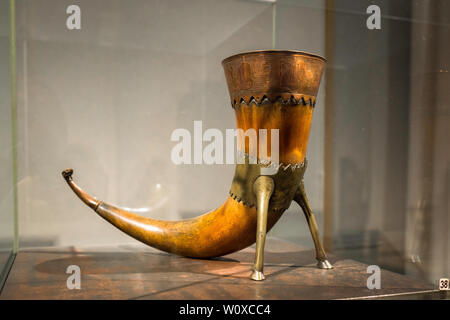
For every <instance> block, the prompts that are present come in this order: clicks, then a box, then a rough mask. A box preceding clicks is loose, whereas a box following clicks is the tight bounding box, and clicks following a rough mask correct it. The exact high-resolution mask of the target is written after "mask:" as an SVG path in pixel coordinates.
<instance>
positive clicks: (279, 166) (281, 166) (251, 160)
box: [237, 150, 308, 171]
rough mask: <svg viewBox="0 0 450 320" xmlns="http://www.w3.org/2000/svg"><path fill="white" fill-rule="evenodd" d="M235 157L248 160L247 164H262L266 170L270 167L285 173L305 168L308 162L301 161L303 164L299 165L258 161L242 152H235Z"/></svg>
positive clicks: (256, 158)
mask: <svg viewBox="0 0 450 320" xmlns="http://www.w3.org/2000/svg"><path fill="white" fill-rule="evenodd" d="M237 156H238V158H239V157H241V158H244V159H248V160H249V163H250V164H251V163H253V164H262V165H265V166H268V167H266V168H270V167H274V168H276V169H277V170H279V169H283V171H286V170H287V169H291V171H295V170H297V169H299V168H303V167H306V166H307V165H308V160H306V158H305V160H303V162H300V163H282V162H272V161H271V160H264V159H258V157H256V156H253V155H250V154H248V153H246V152H242V151H240V150H238V151H237Z"/></svg>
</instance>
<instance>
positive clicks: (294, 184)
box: [62, 51, 325, 258]
mask: <svg viewBox="0 0 450 320" xmlns="http://www.w3.org/2000/svg"><path fill="white" fill-rule="evenodd" d="M222 64H223V67H224V70H225V76H226V79H227V84H228V87H229V91H230V97H231V103H232V107H233V109H234V110H235V115H236V122H237V128H239V129H243V130H244V131H245V130H247V129H255V131H256V133H257V137H258V139H257V141H258V142H259V150H261V148H262V149H265V150H267V154H266V156H263V157H257V158H258V163H256V164H250V163H249V162H250V161H249V153H250V154H252V152H251V151H252V150H251V148H250V145H249V142H248V139H244V140H240V141H239V142H238V151H240V152H241V153H243V154H245V155H246V161H245V163H243V164H238V165H237V166H236V172H235V177H234V179H233V183H232V186H231V190H230V196H229V197H228V198H227V199H226V200H225V202H224V203H223V204H222V206H220V207H219V208H217V209H216V210H213V211H211V212H208V213H205V214H203V215H201V216H199V217H196V218H193V219H187V220H182V221H161V220H155V219H150V218H145V217H141V216H138V215H136V214H133V213H131V212H127V211H125V210H122V209H120V208H117V207H114V206H112V205H109V204H106V203H104V202H102V201H98V200H96V199H95V198H93V197H91V196H89V195H88V194H87V193H85V192H84V191H83V190H82V189H81V188H80V187H78V186H77V185H76V184H75V182H74V181H73V179H72V173H73V170H72V169H67V170H65V171H63V173H62V174H63V176H64V178H65V179H66V182H67V183H68V184H69V186H70V187H71V188H72V190H73V191H74V192H75V193H76V194H77V196H78V197H79V198H80V199H81V200H82V201H83V202H84V203H86V204H87V205H88V206H89V207H91V208H92V209H93V210H94V211H96V212H97V213H98V214H99V215H100V216H101V217H103V218H104V219H106V220H107V221H108V222H110V223H111V224H113V225H114V226H116V227H117V228H119V229H120V230H122V231H123V232H125V233H127V234H128V235H130V236H132V237H133V238H135V239H137V240H139V241H141V242H143V243H146V244H148V245H150V246H152V247H155V248H157V249H160V250H163V251H166V252H171V253H175V254H178V255H183V256H188V257H196V258H207V257H216V256H221V255H225V254H228V253H231V252H234V251H237V250H240V249H243V248H245V247H247V246H249V245H251V244H253V243H255V239H256V225H257V210H256V197H255V194H254V193H253V183H254V181H255V180H256V179H257V178H258V177H259V176H260V175H261V174H262V172H261V168H263V167H267V162H264V163H265V164H261V160H264V161H269V162H270V160H271V159H272V156H273V155H272V154H271V150H272V149H271V145H272V143H273V142H272V141H271V139H269V138H267V139H266V140H264V139H261V141H260V139H259V137H260V131H259V129H267V131H270V130H271V129H278V130H279V131H278V132H279V150H278V151H279V152H278V153H279V155H278V158H279V161H280V166H279V167H278V170H277V173H276V174H274V175H272V176H271V178H272V179H273V181H274V186H275V187H274V191H273V194H272V196H271V199H270V202H269V207H268V216H267V230H270V228H272V226H273V225H274V224H275V223H276V222H277V221H278V219H279V218H280V217H281V215H282V214H283V212H284V211H285V210H286V209H287V208H288V207H289V205H290V203H291V202H292V200H293V199H294V196H295V194H296V191H297V189H298V186H299V185H300V182H301V180H302V178H303V174H304V171H305V169H306V160H305V154H306V148H307V143H308V137H309V131H310V126H311V120H312V113H313V107H314V105H315V97H316V95H317V91H318V88H319V84H320V79H321V75H322V71H323V67H324V64H325V61H324V59H323V58H320V57H318V56H315V55H311V54H307V53H303V52H296V51H258V52H249V53H245V54H238V55H235V56H232V57H229V58H227V59H225V60H224V61H223V62H222ZM268 135H269V136H270V134H268ZM260 152H261V151H260ZM259 155H261V153H260V154H259Z"/></svg>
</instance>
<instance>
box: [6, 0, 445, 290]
mask: <svg viewBox="0 0 450 320" xmlns="http://www.w3.org/2000/svg"><path fill="white" fill-rule="evenodd" d="M0 6H1V9H0V71H1V72H0V133H1V134H0V142H1V146H2V148H1V151H0V163H1V164H0V250H1V251H0V268H2V276H3V278H4V279H5V281H6V284H5V286H4V289H3V291H2V293H1V295H0V298H4V299H20V298H42V299H59V298H63V299H67V298H71V297H75V298H79V297H83V298H90V297H100V298H111V297H112V298H130V297H135V296H143V297H146V291H145V290H147V289H148V288H147V287H145V286H144V285H142V286H144V287H142V288H141V287H139V290H137V291H136V292H131V293H130V292H129V291H126V292H127V294H125V293H124V294H122V295H121V292H123V291H121V290H119V289H117V288H116V289H117V290H116V291H114V292H115V293H114V294H110V293H109V291H107V292H103V293H102V294H97V293H96V294H95V295H93V296H89V294H88V293H86V292H88V290H87V289H85V291H84V292H83V294H84V295H83V296H71V295H72V294H74V293H73V292H75V291H76V290H75V291H73V290H72V291H71V290H70V288H66V287H65V283H66V282H65V281H66V279H67V277H68V276H69V274H70V272H67V274H66V271H67V268H68V267H69V266H71V265H77V266H78V265H79V266H80V268H81V270H83V268H84V269H86V268H88V265H89V263H88V262H89V261H91V260H89V259H87V260H89V261H87V260H83V258H82V259H79V260H76V263H75V262H73V261H72V260H70V257H73V255H75V254H76V253H77V252H87V253H84V254H86V256H88V257H90V255H91V254H93V252H94V253H95V252H101V257H103V258H102V259H103V260H102V259H100V258H99V259H97V260H96V261H97V262H98V263H100V264H101V261H105V264H104V265H96V266H97V267H98V268H100V269H101V270H103V271H93V272H92V273H89V272H88V275H87V276H86V278H82V279H85V280H83V281H86V283H87V284H86V286H84V287H83V288H86V287H89V283H90V282H89V281H94V280H95V279H94V276H93V275H96V276H98V275H99V274H105V275H106V277H107V280H105V279H103V281H104V283H105V286H108V284H109V282H108V281H109V280H111V279H113V280H117V279H119V280H118V281H120V279H122V278H121V277H122V275H123V274H125V273H127V272H124V273H121V271H120V263H123V264H127V263H128V262H127V261H130V260H129V259H135V261H140V260H139V259H141V258H139V256H138V257H137V258H136V256H133V254H135V253H137V252H145V253H148V252H149V251H148V250H150V249H148V248H147V247H146V246H144V245H141V244H139V242H137V241H136V240H135V239H133V238H132V237H130V236H129V235H127V234H125V233H123V232H120V231H119V230H117V229H116V228H114V227H113V226H111V225H110V224H108V223H107V222H105V221H104V220H103V219H101V218H100V217H99V216H98V215H97V214H95V213H93V212H92V211H91V210H90V209H89V208H88V207H86V206H84V205H83V204H82V203H81V202H80V200H79V199H78V198H76V197H75V196H74V194H73V193H72V191H71V190H70V189H69V188H68V187H67V185H66V183H65V181H64V179H63V178H62V177H61V171H63V170H65V169H67V168H73V169H74V179H76V181H77V183H79V184H80V185H82V186H83V188H84V190H86V191H87V192H89V194H92V195H94V196H95V197H97V198H98V199H101V200H102V201H105V202H107V203H112V204H114V205H116V206H118V207H120V208H122V209H124V210H127V211H128V212H131V213H134V214H139V215H140V216H142V217H146V218H152V219H160V220H182V219H190V218H194V217H197V216H199V215H200V214H203V213H205V212H208V211H210V210H212V209H214V208H216V207H218V206H219V205H220V204H221V203H223V201H224V200H225V199H226V198H227V197H228V195H229V191H230V183H231V182H232V180H233V173H234V168H235V165H234V164H232V163H226V161H216V163H214V164H209V163H205V162H204V161H203V162H198V163H195V162H196V161H194V160H195V159H193V158H192V161H191V164H188V163H184V164H179V163H176V161H174V160H173V153H174V147H175V146H176V145H177V140H176V139H174V132H176V131H177V130H185V131H184V132H186V131H187V132H189V133H190V134H191V135H190V136H189V137H190V138H192V140H190V141H192V145H194V144H196V143H197V142H196V141H198V139H197V138H198V137H196V136H195V135H196V134H197V133H198V132H196V129H195V128H196V126H198V124H200V126H201V129H200V130H203V132H206V131H207V130H208V129H213V130H216V132H219V133H221V134H222V135H223V136H225V135H226V131H227V130H228V129H233V128H235V127H236V123H235V121H236V119H235V116H234V111H233V108H232V106H231V105H230V98H229V92H228V89H227V81H226V79H225V76H224V73H223V68H222V66H221V62H222V60H224V59H225V58H227V57H229V56H232V55H234V54H237V53H241V52H249V51H254V50H293V51H301V52H308V53H311V54H314V55H318V56H322V57H324V58H325V59H326V60H327V62H326V67H325V69H324V75H323V77H322V81H321V85H320V89H319V91H318V93H317V96H316V97H315V98H316V100H315V101H316V102H315V105H314V108H313V109H314V115H313V118H312V124H311V130H310V134H309V140H308V143H307V144H308V151H307V160H308V169H307V170H306V172H305V175H304V184H305V186H306V189H307V193H308V198H309V203H310V205H311V208H312V211H314V213H315V217H316V219H317V225H318V230H319V233H320V237H321V240H322V243H323V246H324V248H325V251H326V252H327V253H329V254H330V256H331V257H332V258H331V259H330V261H331V260H332V262H333V263H334V264H335V266H334V269H332V271H330V272H341V271H339V270H343V269H339V268H340V266H341V264H340V263H339V261H355V263H356V262H357V263H359V264H358V266H359V267H358V268H360V269H361V268H362V269H361V270H363V271H361V272H360V275H359V276H360V278H359V279H363V280H364V279H366V278H367V277H369V276H370V272H369V273H367V272H365V271H366V269H365V268H366V267H368V266H375V267H379V268H381V270H383V272H386V274H389V276H386V279H388V278H389V279H391V280H392V279H395V280H392V283H396V285H398V288H397V287H395V286H394V285H393V284H392V286H391V284H388V287H389V290H387V291H385V292H384V291H376V290H375V291H373V290H372V291H371V290H370V288H366V282H362V280H361V281H360V282H359V283H358V284H355V287H358V288H359V289H361V288H362V289H361V290H359V291H358V290H356V289H355V293H354V294H352V290H351V289H348V290H347V291H345V292H342V293H339V294H337V293H336V296H332V295H323V296H321V295H318V296H317V298H324V297H325V298H362V297H377V295H378V296H379V297H382V296H383V297H385V298H386V297H387V298H395V297H403V298H408V297H416V298H417V297H418V296H419V297H423V298H426V297H428V298H442V297H445V295H442V294H441V293H439V287H440V286H441V287H442V283H440V280H441V279H444V280H445V279H446V278H450V233H449V227H450V209H449V208H450V200H449V199H450V152H449V149H450V148H449V143H448V141H449V140H450V113H449V108H450V107H449V105H450V90H449V86H450V71H449V70H450V43H449V41H448V39H449V38H450V18H449V17H450V2H449V1H445V0H434V1H425V0H413V1H410V0H390V1H388V0H371V1H369V0H367V1H366V0H362V1H352V0H334V1H333V0H315V1H313V0H189V1H186V0H171V1H157V0H151V1H148V0H131V1H120V0H95V1H92V0H80V1H66V0H62V1H61V0H33V1H31V0H11V1H1V2H0ZM250 74H251V72H250ZM311 107H312V104H311ZM196 139H197V140H196ZM199 139H200V140H199V141H200V142H199V143H200V146H201V148H205V147H206V146H207V145H208V140H205V138H204V137H203V140H202V131H200V138H199ZM209 141H211V140H209ZM223 148H224V150H225V147H223ZM203 150H204V149H203ZM223 159H224V158H223ZM223 159H222V160H223ZM97 207H98V205H97ZM96 209H97V208H96ZM300 213H301V211H300V208H299V206H298V205H297V204H295V203H292V204H291V205H290V207H289V208H288V209H287V210H286V212H285V213H284V215H283V217H281V219H280V220H279V221H278V222H277V223H276V224H275V225H274V226H273V228H272V229H271V230H270V231H268V238H267V240H266V247H267V250H269V251H268V253H267V254H268V259H269V260H270V259H272V258H271V255H270V248H271V246H274V248H275V247H276V248H275V249H273V250H275V251H276V250H278V249H279V248H281V249H279V250H281V251H280V252H284V251H283V250H288V252H289V250H291V249H286V248H294V247H295V248H300V249H298V250H300V251H301V250H306V251H307V250H310V249H313V248H314V243H313V240H312V239H311V235H310V231H309V228H308V224H307V222H306V220H305V218H304V216H303V214H300ZM237 223H238V222H237ZM274 243H276V245H274ZM246 250H250V251H248V253H246V255H247V256H249V257H251V258H253V251H251V250H253V249H252V248H250V249H246ZM292 250H293V251H295V250H297V249H295V250H294V249H292ZM292 250H291V251H292ZM306 251H305V252H306ZM55 252H56V253H58V254H60V255H61V256H58V255H56V256H52V254H54V253H55ZM151 252H152V254H156V255H157V254H159V251H156V250H155V251H151ZM243 252H247V251H245V250H244V251H243ZM296 252H297V251H296ZM39 253H41V254H43V256H36V255H37V254H39ZM127 254H131V256H127ZM239 254H241V252H239V253H238V256H233V259H238V260H239V259H241V258H242V255H239ZM21 255H22V256H21ZM14 256H16V262H15V263H13V262H12V261H13V258H14ZM243 256H245V254H243ZM301 256H302V255H301V254H296V255H294V256H293V257H290V256H289V257H287V258H286V257H285V256H283V255H280V257H279V259H280V260H279V261H278V260H277V263H281V264H283V263H288V264H292V266H291V268H294V269H295V268H296V267H301V265H302V264H304V265H309V264H314V262H315V261H314V256H313V255H310V252H309V251H308V253H305V256H307V257H310V256H311V261H309V260H308V259H306V258H304V257H303V258H302V257H301ZM20 257H22V259H19V258H20ZM157 257H159V258H158V259H163V260H164V259H166V258H167V256H165V255H163V256H158V255H157ZM161 257H163V258H161ZM283 257H284V258H283ZM297 258H298V260H296V259H297ZM64 259H67V260H64ZM115 259H119V260H118V261H119V262H117V260H115ZM242 259H243V260H242V261H244V260H245V258H242ZM277 259H278V258H277ZM283 259H285V260H283ZM163 260H161V261H160V262H159V263H169V262H167V261H166V260H164V261H163ZM52 261H53V262H52ZM58 261H59V262H58ZM61 261H63V262H61ZM83 261H84V262H85V263H87V264H86V265H85V266H83ZM110 261H116V262H117V263H118V265H116V264H113V265H112V264H110V263H108V262H110ZM157 261H159V260H156V262H152V263H154V264H152V265H157V264H158V262H157ZM170 261H171V260H170ZM183 261H184V260H183ZM194 261H195V262H192V263H193V264H196V266H198V268H199V269H202V267H201V266H202V263H203V262H202V260H194ZM214 261H215V262H214V263H216V262H217V263H218V264H217V265H215V264H214V265H211V268H213V269H214V270H222V271H223V270H226V269H227V268H228V267H227V265H226V264H223V265H220V264H219V262H220V261H222V260H220V259H219V260H214ZM239 261H241V260H239ZM296 261H298V262H296ZM91 262H92V261H91ZM247 262H248V263H247V264H244V269H239V268H238V267H236V268H238V269H239V270H240V271H242V270H243V271H242V272H244V271H247V269H248V270H250V267H251V265H250V263H251V259H250V258H249V261H247ZM52 263H54V264H52ZM58 263H60V264H58ZM204 263H205V265H207V264H208V263H211V261H210V260H208V261H206V260H205V261H204ZM342 263H344V262H342ZM11 265H12V270H11V271H10V272H9V277H8V279H7V280H6V278H7V275H8V271H9V268H10V266H11ZM342 265H343V266H345V263H344V264H342ZM90 266H91V267H92V265H90ZM283 266H284V265H283ZM363 266H364V267H363ZM246 267H248V268H247V269H245V268H246ZM15 268H17V270H18V271H16V273H14V272H15ZM111 268H113V269H114V270H115V271H111ZM155 268H156V267H155ZM342 268H343V267H342ZM24 270H34V271H30V272H34V273H33V275H27V276H26V277H25V278H24V276H23V274H24V272H25V271H24ZM95 270H97V269H95ZM289 270H291V269H289ZM292 270H293V269H292ZM367 270H369V269H367ZM222 271H221V272H222ZM306 271H308V270H306ZM82 272H83V271H82ZM154 272H158V274H159V275H160V277H162V278H164V275H163V272H164V270H159V271H155V270H154V269H151V270H149V269H148V266H147V267H146V266H145V265H144V264H142V265H139V266H137V267H136V268H135V270H134V271H130V272H129V273H130V274H133V275H134V276H136V279H139V280H140V281H143V283H144V282H145V281H150V280H148V279H149V278H146V277H150V276H151V274H152V273H154ZM173 272H179V270H178V271H173ZM274 272H275V271H274ZM302 272H303V271H302ZM244 273H245V272H244ZM288 273H289V272H288ZM27 274H28V273H27ZM195 274H196V276H198V277H199V279H203V278H201V276H200V275H199V274H201V272H197V271H196V272H195ZM218 274H221V273H220V272H219V273H218ZM224 274H225V276H227V275H228V276H229V274H228V273H222V275H224ZM274 274H275V275H276V274H277V273H276V272H275V273H274ZM311 274H315V275H316V276H317V277H319V278H320V275H319V274H318V273H314V272H313V271H311ZM382 274H383V273H382ZM119 275H120V276H119ZM82 276H83V273H82ZM225 276H224V277H225ZM341 276H342V278H340V279H344V275H341ZM341 276H339V275H337V276H336V279H339V277H341ZM391 276H392V277H391ZM55 277H56V278H55ZM267 277H270V268H269V274H268V275H267ZM390 277H391V278H390ZM396 277H399V278H396ZM403 277H404V278H403ZM49 278H50V279H57V280H54V281H60V282H61V281H62V282H61V283H63V285H58V286H56V285H54V286H52V287H51V288H52V291H51V293H46V292H45V283H47V282H48V281H47V282H45V281H43V280H42V279H47V280H48V279H49ZM319 278H318V279H319ZM242 279H244V278H242ZM245 279H246V278H245ZM402 279H405V280H402ZM24 281H25V282H27V281H28V282H30V283H32V285H34V286H36V285H40V283H41V281H42V287H43V289H42V291H40V292H41V296H39V297H36V296H34V297H31V296H29V294H30V292H26V290H24V289H23V286H22V287H21V286H19V285H18V283H23V282H24ZM111 281H112V280H111ZM273 281H276V279H274V280H273ZM280 281H281V280H280ZM317 281H319V280H317ZM317 281H316V282H315V280H314V281H313V280H311V283H312V284H314V283H318V282H317ZM336 281H337V280H336ZM349 281H350V280H349ZM402 281H404V282H402ZM407 281H413V282H414V285H413V284H411V286H410V287H409V288H410V290H407V291H408V292H406V291H405V292H403V291H402V289H401V288H402V285H401V283H406V282H407ZM447 281H448V280H447ZM413 282H411V283H413ZM58 283H59V282H58ZM311 283H310V285H311ZM419 283H420V285H419ZM240 284H241V286H242V287H245V288H247V289H246V290H244V291H245V292H247V293H248V294H247V295H246V296H240V295H230V296H227V297H225V298H231V299H234V298H243V299H257V298H261V297H262V298H268V296H264V295H262V296H261V295H256V294H255V293H254V292H253V291H252V289H251V288H252V286H254V285H255V282H251V281H248V282H246V281H244V280H242V283H240ZM30 285H31V284H30ZM114 285H117V283H115V284H114ZM299 285H300V284H299ZM447 285H448V282H447ZM61 286H62V287H64V288H62V289H60V290H59V289H58V290H59V291H58V290H55V288H60V287H61ZM161 286H162V287H164V285H162V284H161ZM323 286H324V287H327V285H326V284H323ZM330 286H331V284H330ZM351 286H352V285H350V287H351ZM381 286H382V287H383V280H382V282H381ZM393 286H394V287H395V288H397V289H398V290H397V289H396V290H394V287H393ZM162 287H161V288H162ZM176 287H177V286H176V285H173V287H171V288H172V289H173V288H176ZM21 288H22V289H21ZM164 288H166V287H164ZM441 289H442V288H441ZM49 290H50V289H49ZM148 290H149V289H148ZM173 290H175V289H173ZM117 292H118V293H117ZM152 292H153V291H152ZM356 292H357V293H356ZM441 292H442V291H441ZM403 293H404V294H403ZM186 294H187V293H186ZM290 294H291V295H290V296H288V297H286V296H270V297H269V298H275V299H276V298H292V299H300V298H302V297H303V296H301V295H297V293H296V291H295V290H294V291H292V293H290ZM180 297H181V298H183V297H185V296H184V295H181V296H180ZM192 297H194V298H197V296H195V295H193V296H192ZM309 297H311V296H309ZM312 297H315V296H314V294H313V295H312ZM152 298H161V299H163V298H164V296H163V295H161V296H158V295H156V296H155V295H153V296H152ZM210 298H212V299H214V298H216V297H215V296H214V295H212V296H210ZM222 298H223V297H222Z"/></svg>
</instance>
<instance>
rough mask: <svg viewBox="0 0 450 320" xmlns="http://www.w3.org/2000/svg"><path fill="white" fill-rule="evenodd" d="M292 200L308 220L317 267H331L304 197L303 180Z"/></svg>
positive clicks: (306, 199)
mask: <svg viewBox="0 0 450 320" xmlns="http://www.w3.org/2000/svg"><path fill="white" fill-rule="evenodd" d="M294 201H295V202H297V203H298V204H299V205H300V207H301V208H302V210H303V213H304V214H305V217H306V221H308V226H309V230H310V231H311V236H312V238H313V241H314V246H315V247H316V259H317V267H318V268H320V269H332V268H333V266H332V265H331V263H330V262H329V261H328V260H327V255H326V254H325V250H324V249H323V246H322V243H321V242H320V235H319V228H318V227H317V222H316V218H315V217H314V213H313V212H312V210H311V207H310V205H309V202H308V198H307V197H306V192H305V185H304V183H303V181H302V182H301V184H300V186H299V187H298V189H297V193H296V194H295V197H294Z"/></svg>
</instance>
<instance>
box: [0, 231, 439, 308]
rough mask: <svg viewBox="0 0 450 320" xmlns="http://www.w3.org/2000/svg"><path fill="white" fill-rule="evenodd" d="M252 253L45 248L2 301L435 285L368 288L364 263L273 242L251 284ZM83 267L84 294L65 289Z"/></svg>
mask: <svg viewBox="0 0 450 320" xmlns="http://www.w3.org/2000/svg"><path fill="white" fill-rule="evenodd" d="M253 257H254V248H253V247H251V248H247V249H245V250H242V251H240V252H237V253H234V254H231V255H228V256H225V257H222V258H217V259H212V260H200V259H189V258H182V257H178V256H175V255H170V254H167V253H163V252H160V251H157V250H153V249H152V248H149V247H143V246H119V247H106V248H105V247H103V248H89V249H83V250H81V249H77V248H43V249H32V250H31V249H30V250H22V251H20V252H19V254H18V255H17V257H16V260H15V262H14V265H13V268H12V270H11V273H10V275H9V277H8V279H7V282H6V284H5V287H4V290H3V291H2V293H1V295H0V299H346V298H366V297H370V296H380V297H381V296H383V295H386V294H400V293H408V292H409V293H412V292H425V291H427V290H434V289H435V287H434V286H433V285H429V284H425V283H422V282H419V281H415V280H412V279H410V278H407V277H405V276H402V275H400V274H396V273H393V272H389V271H385V270H382V271H381V289H380V290H369V289H367V287H366V281H367V277H368V276H369V274H367V273H366V269H367V265H364V264H362V263H359V262H356V261H352V260H339V259H337V258H334V257H330V261H331V262H332V263H333V264H334V266H335V268H334V269H332V270H320V269H317V268H316V267H315V259H314V250H312V249H302V248H299V247H297V246H295V245H293V244H291V243H287V242H283V241H281V240H277V239H273V238H269V239H268V241H267V245H266V255H265V262H266V263H265V270H264V271H265V274H266V281H263V282H255V281H252V280H250V279H249V275H250V268H251V266H252V261H253ZM70 265H78V266H79V267H80V269H81V289H80V290H69V289H67V286H66V281H67V278H68V277H69V275H68V274H66V273H65V272H66V269H67V267H68V266H70Z"/></svg>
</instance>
